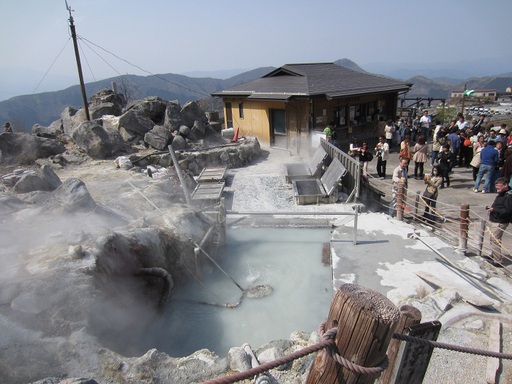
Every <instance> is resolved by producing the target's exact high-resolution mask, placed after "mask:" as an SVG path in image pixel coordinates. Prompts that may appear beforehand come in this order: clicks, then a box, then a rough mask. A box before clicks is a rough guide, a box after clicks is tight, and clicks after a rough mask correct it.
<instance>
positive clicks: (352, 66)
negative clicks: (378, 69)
mask: <svg viewBox="0 0 512 384" xmlns="http://www.w3.org/2000/svg"><path fill="white" fill-rule="evenodd" d="M334 64H337V65H340V66H342V67H345V68H348V69H352V70H354V71H357V72H362V73H369V72H367V71H365V70H364V69H363V68H361V67H360V66H359V65H357V64H356V63H354V62H353V61H352V60H349V59H340V60H336V61H335V62H334Z"/></svg>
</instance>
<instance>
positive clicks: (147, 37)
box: [0, 0, 512, 100]
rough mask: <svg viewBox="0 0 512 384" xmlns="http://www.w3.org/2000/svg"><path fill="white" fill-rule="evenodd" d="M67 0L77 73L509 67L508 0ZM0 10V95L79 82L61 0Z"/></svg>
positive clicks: (91, 76)
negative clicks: (344, 64)
mask: <svg viewBox="0 0 512 384" xmlns="http://www.w3.org/2000/svg"><path fill="white" fill-rule="evenodd" d="M68 4H69V5H70V6H71V8H72V9H73V12H72V15H73V18H74V22H75V25H76V30H77V35H78V36H79V45H80V50H81V51H80V55H81V61H82V67H83V73H84V77H85V80H86V81H87V82H89V81H95V80H101V79H104V78H109V77H114V76H118V75H120V74H128V73H129V74H137V75H143V76H146V75H149V74H161V73H177V74H188V73H191V72H195V71H220V70H230V69H239V70H240V72H242V71H243V70H251V69H255V68H258V67H266V66H273V67H279V66H281V65H284V64H288V63H308V62H333V61H336V60H338V59H343V58H348V59H350V60H352V61H354V62H355V63H357V64H358V65H359V66H361V67H362V68H363V69H366V70H370V71H372V72H377V73H384V71H385V70H386V69H387V68H391V67H396V66H402V67H404V68H411V67H418V66H423V67H425V68H428V67H435V66H439V65H441V66H442V65H446V66H450V65H451V66H455V67H457V66H458V67H460V68H461V70H463V69H468V68H469V67H467V65H466V61H467V60H480V64H481V66H483V69H481V70H483V71H485V67H486V65H489V68H490V67H491V64H492V65H493V66H495V65H499V66H500V67H499V69H494V68H493V71H494V70H502V68H505V69H506V68H507V66H508V67H510V69H508V71H512V64H510V65H509V64H508V63H512V50H511V49H510V47H511V41H512V28H510V17H511V16H512V1H508V0H488V1H481V0H430V1H428V2H424V1H422V2H419V1H415V0H389V1H382V0H317V1H305V0H272V1H270V0H259V1H230V0H216V1H212V0H209V1H206V0H190V1H183V0H182V1H172V0H145V1H142V0H138V1H134V0H122V1H121V0H68ZM0 14H1V15H2V24H3V25H2V27H3V28H2V33H1V34H0V58H1V60H0V100H4V99H7V98H9V97H12V96H15V95H20V94H32V93H39V92H43V91H49V90H58V89H63V88H65V87H67V86H71V85H74V84H78V75H77V68H76V61H75V57H74V50H73V44H72V40H71V39H70V32H69V22H68V19H69V12H68V10H67V9H66V3H65V0H0ZM129 63H130V64H129ZM379 69H381V71H380V72H379ZM502 72H506V71H505V70H503V71H502ZM489 74H493V73H489ZM475 76H480V73H475ZM219 77H220V76H219Z"/></svg>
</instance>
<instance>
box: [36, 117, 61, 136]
mask: <svg viewBox="0 0 512 384" xmlns="http://www.w3.org/2000/svg"><path fill="white" fill-rule="evenodd" d="M63 133H64V128H63V126H62V120H61V119H58V120H55V121H54V122H53V123H51V124H50V125H49V126H48V127H43V126H42V125H39V124H35V125H34V126H33V127H32V134H33V135H35V136H39V137H46V138H48V139H55V138H56V137H58V136H60V135H62V134H63Z"/></svg>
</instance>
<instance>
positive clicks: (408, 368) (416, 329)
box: [390, 321, 441, 384]
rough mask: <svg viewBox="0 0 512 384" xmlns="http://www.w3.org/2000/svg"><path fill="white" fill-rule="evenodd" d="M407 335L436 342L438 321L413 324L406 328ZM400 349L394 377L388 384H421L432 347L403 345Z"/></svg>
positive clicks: (439, 328) (414, 344)
mask: <svg viewBox="0 0 512 384" xmlns="http://www.w3.org/2000/svg"><path fill="white" fill-rule="evenodd" d="M408 330H409V335H410V336H415V337H419V338H421V339H425V340H433V341H435V340H437V337H438V336H439V332H440V331H441V323H440V322H439V321H430V322H427V323H422V324H415V325H412V326H410V327H409V328H408ZM402 345H403V347H401V348H400V352H401V353H399V357H398V360H399V361H400V364H399V366H398V368H397V372H396V377H391V381H390V383H394V384H411V383H422V382H423V378H424V376H425V373H426V372H427V368H428V364H429V362H430V357H431V356H432V352H433V351H434V347H430V346H426V345H420V344H418V343H409V342H407V343H403V344H402Z"/></svg>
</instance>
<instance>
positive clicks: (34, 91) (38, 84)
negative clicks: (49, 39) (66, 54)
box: [32, 36, 71, 94]
mask: <svg viewBox="0 0 512 384" xmlns="http://www.w3.org/2000/svg"><path fill="white" fill-rule="evenodd" d="M69 40H71V36H70V37H69V38H68V39H67V40H66V43H65V44H64V46H63V47H62V49H61V50H60V52H59V53H58V55H57V57H56V58H55V59H54V60H53V62H52V63H51V65H50V67H49V68H48V70H47V71H46V72H45V74H44V75H43V78H42V79H41V81H40V82H39V83H37V86H36V87H35V89H34V90H33V91H32V94H34V93H36V91H37V89H38V88H39V86H40V85H41V83H42V82H43V81H44V79H45V78H46V76H47V75H48V72H50V70H51V69H52V67H53V65H54V64H55V62H56V61H57V60H58V59H59V57H60V55H61V54H62V52H63V51H64V49H65V48H66V47H67V45H68V43H69Z"/></svg>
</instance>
